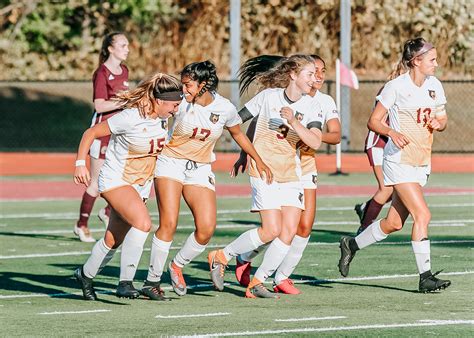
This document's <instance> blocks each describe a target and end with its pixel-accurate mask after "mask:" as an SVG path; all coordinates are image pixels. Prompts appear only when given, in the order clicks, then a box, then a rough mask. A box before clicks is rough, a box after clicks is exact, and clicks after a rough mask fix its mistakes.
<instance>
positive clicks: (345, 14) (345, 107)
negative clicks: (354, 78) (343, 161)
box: [339, 0, 351, 151]
mask: <svg viewBox="0 0 474 338" xmlns="http://www.w3.org/2000/svg"><path fill="white" fill-rule="evenodd" d="M339 11H340V17H341V41H340V46H341V47H340V48H341V52H340V53H341V54H340V58H341V62H343V63H344V64H345V65H347V66H348V67H349V68H350V67H351V0H341V1H340V8H339ZM339 113H340V114H341V115H340V116H341V134H342V135H341V145H342V150H344V151H347V150H349V148H350V147H349V145H350V142H351V92H350V88H349V87H346V86H343V87H342V88H341V107H339Z"/></svg>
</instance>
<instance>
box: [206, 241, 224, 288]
mask: <svg viewBox="0 0 474 338" xmlns="http://www.w3.org/2000/svg"><path fill="white" fill-rule="evenodd" d="M207 261H208V262H209V270H210V271H211V280H212V284H214V287H215V288H216V290H218V291H222V290H224V274H225V269H226V268H227V260H226V258H225V255H224V251H223V250H222V249H221V250H213V251H211V252H209V254H208V255H207Z"/></svg>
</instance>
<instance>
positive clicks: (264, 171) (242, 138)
mask: <svg viewBox="0 0 474 338" xmlns="http://www.w3.org/2000/svg"><path fill="white" fill-rule="evenodd" d="M227 130H229V133H230V135H231V136H232V138H233V139H234V140H235V142H237V144H238V145H239V146H240V148H242V150H243V151H244V152H245V153H246V154H248V155H249V156H250V157H252V158H253V159H254V161H255V164H256V166H257V170H258V173H259V174H260V177H261V178H262V179H266V181H267V183H268V184H270V183H272V181H273V173H272V171H271V170H270V168H268V167H267V165H266V164H265V163H263V160H262V158H261V157H260V155H258V153H257V151H256V150H255V147H254V146H253V144H252V142H250V140H249V138H248V137H247V136H246V135H245V134H244V133H243V132H242V130H240V125H239V124H237V125H235V126H232V127H227Z"/></svg>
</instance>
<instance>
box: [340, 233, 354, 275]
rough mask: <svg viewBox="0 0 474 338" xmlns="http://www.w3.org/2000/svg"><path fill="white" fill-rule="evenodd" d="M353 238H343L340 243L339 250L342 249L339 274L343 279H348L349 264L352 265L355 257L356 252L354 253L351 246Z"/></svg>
mask: <svg viewBox="0 0 474 338" xmlns="http://www.w3.org/2000/svg"><path fill="white" fill-rule="evenodd" d="M351 239H352V237H349V236H343V237H341V240H340V241H339V248H341V258H340V259H339V264H338V267H339V272H340V273H341V275H342V276H343V277H347V275H348V274H349V264H350V263H351V261H352V259H353V258H354V256H355V254H356V253H355V252H353V251H352V250H351V248H350V246H349V242H350V240H351Z"/></svg>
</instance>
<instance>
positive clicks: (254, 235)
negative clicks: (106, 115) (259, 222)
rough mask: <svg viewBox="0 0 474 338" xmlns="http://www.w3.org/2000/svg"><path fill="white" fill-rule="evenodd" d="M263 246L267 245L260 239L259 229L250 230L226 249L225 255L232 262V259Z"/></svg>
mask: <svg viewBox="0 0 474 338" xmlns="http://www.w3.org/2000/svg"><path fill="white" fill-rule="evenodd" d="M263 244H265V243H264V242H262V240H261V239H260V236H259V235H258V229H252V230H248V231H246V232H244V233H243V234H242V235H240V236H239V237H237V239H235V240H234V241H233V242H231V243H230V244H229V245H227V246H226V247H225V248H224V255H225V258H226V259H227V261H230V260H231V259H232V257H236V256H238V255H240V254H243V253H246V252H249V251H252V250H254V249H256V248H258V247H259V246H260V245H263Z"/></svg>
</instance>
